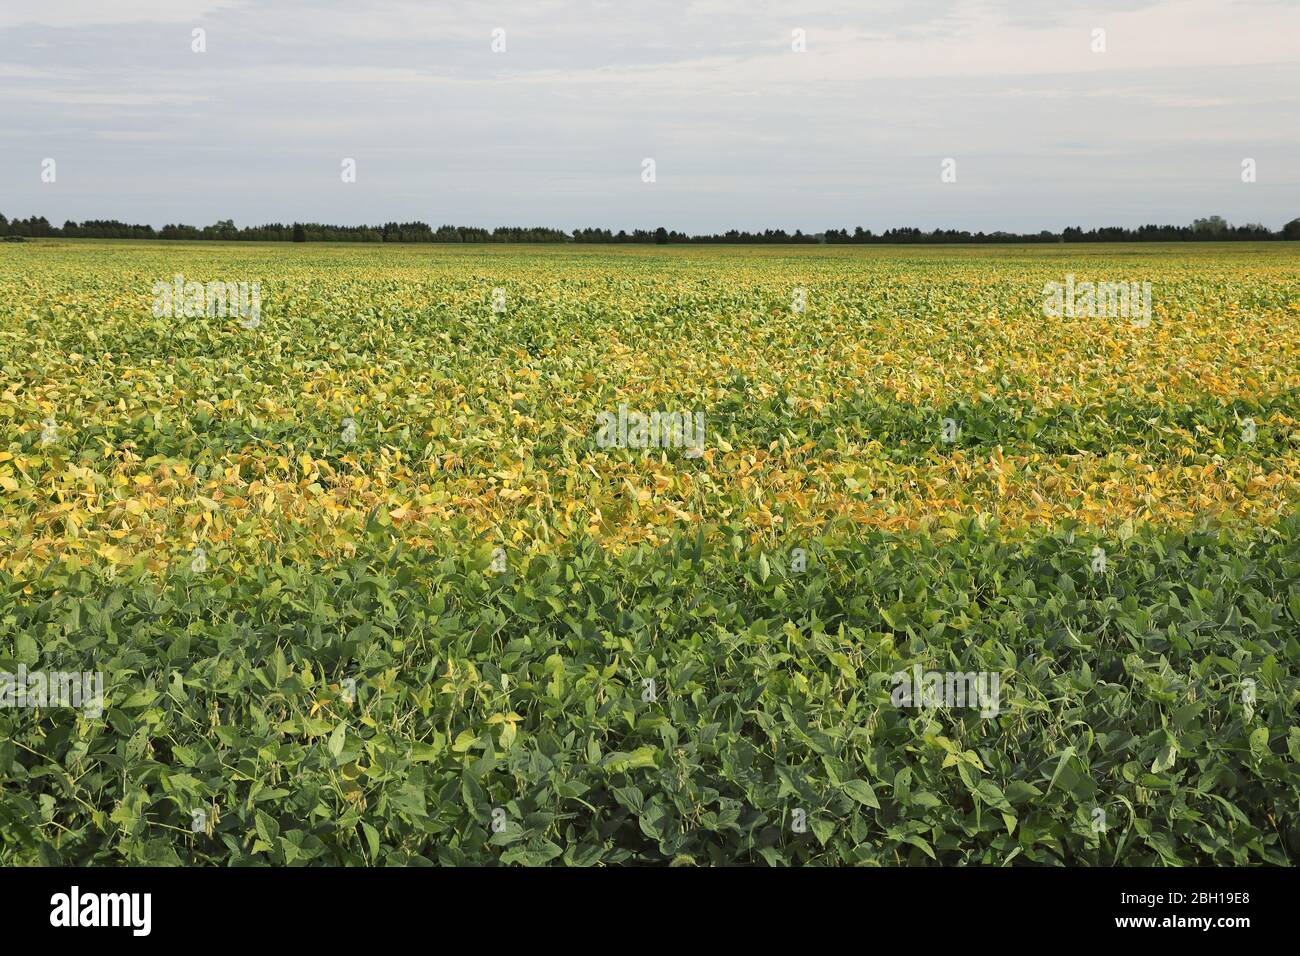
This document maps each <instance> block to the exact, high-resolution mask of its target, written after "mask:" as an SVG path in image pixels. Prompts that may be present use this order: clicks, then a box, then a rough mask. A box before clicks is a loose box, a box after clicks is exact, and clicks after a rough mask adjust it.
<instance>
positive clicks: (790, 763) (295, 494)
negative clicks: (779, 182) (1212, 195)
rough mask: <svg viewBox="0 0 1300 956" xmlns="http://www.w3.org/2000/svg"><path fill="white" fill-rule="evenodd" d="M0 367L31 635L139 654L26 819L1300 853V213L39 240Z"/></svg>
mask: <svg viewBox="0 0 1300 956" xmlns="http://www.w3.org/2000/svg"><path fill="white" fill-rule="evenodd" d="M176 276H180V277H182V285H183V283H185V282H199V283H213V282H222V283H225V282H229V283H235V284H238V283H241V282H243V283H257V285H258V294H259V300H258V301H259V306H258V311H257V314H256V315H255V316H249V315H246V314H241V313H239V312H238V311H237V310H234V309H227V314H219V315H207V314H201V315H193V314H190V315H187V314H184V313H185V312H186V311H187V310H185V309H184V308H182V307H181V305H182V302H183V299H184V296H181V297H176V298H175V300H174V301H171V300H170V293H168V294H167V296H163V294H162V293H161V292H160V290H161V289H163V288H166V289H173V288H175V286H174V277H176ZM1084 282H1122V283H1126V284H1128V283H1138V284H1139V285H1140V284H1142V283H1150V293H1149V295H1150V304H1151V307H1150V312H1149V314H1143V315H1137V314H1134V315H1131V316H1130V315H1110V314H1098V312H1102V313H1104V312H1105V310H1104V309H1094V308H1086V307H1082V306H1081V307H1079V308H1075V309H1070V310H1068V312H1067V313H1062V310H1059V309H1058V310H1056V312H1057V314H1052V310H1051V309H1046V308H1045V291H1044V289H1045V285H1047V284H1048V283H1059V284H1061V285H1066V284H1068V285H1069V286H1070V287H1071V288H1074V287H1075V286H1077V285H1078V283H1084ZM160 297H163V298H168V301H167V302H162V304H161V311H162V312H164V313H169V314H159V312H160ZM205 302H206V299H205ZM228 304H229V303H228ZM0 367H2V369H3V381H0V388H2V389H3V392H2V393H0V429H2V432H0V671H3V672H17V671H18V670H19V668H20V667H21V668H24V669H25V670H26V671H29V672H30V671H40V670H45V671H57V672H97V673H102V675H103V706H102V709H101V710H100V711H98V712H92V711H88V710H86V709H84V708H83V709H81V710H76V709H71V708H67V707H54V706H48V707H36V708H32V707H27V708H0V864H14V863H20V864H31V863H44V864H57V863H62V864H122V863H132V864H142V863H163V864H175V863H188V864H217V865H232V864H271V863H276V864H295V865H296V864H321V863H325V864H357V865H362V864H379V865H394V864H413V863H432V864H492V863H498V862H499V863H506V864H525V865H528V864H551V865H562V864H577V865H594V864H614V863H627V862H635V863H664V864H668V863H675V864H679V865H682V864H687V865H689V864H744V863H751V864H774V865H782V864H868V865H887V866H888V865H902V864H936V863H938V864H965V863H969V864H987V865H1003V864H1012V865H1017V864H1023V863H1037V864H1067V865H1105V866H1109V865H1114V864H1124V865H1184V864H1210V863H1214V864H1271V865H1291V864H1293V863H1294V860H1295V854H1296V853H1297V851H1300V766H1298V761H1300V727H1297V726H1296V716H1297V707H1298V705H1300V676H1298V675H1297V666H1298V664H1300V518H1297V517H1296V516H1295V503H1296V501H1297V498H1298V497H1300V249H1298V248H1297V247H1296V245H1295V244H1294V243H1282V242H1275V243H1259V244H1255V243H1231V244H1177V245H1174V244H1171V245H1155V244H1148V245H1138V246H1121V245H1113V246H1112V245H1083V244H1079V245H1069V246H1061V245H1052V246H1016V247H969V246H966V247H960V248H958V247H951V248H949V247H942V246H937V247H936V246H928V247H866V248H863V247H849V246H812V247H788V248H787V247H750V248H746V247H717V248H710V247H698V246H696V247H680V248H678V247H653V248H651V247H608V246H604V247H602V246H591V247H588V246H574V245H563V246H532V247H529V246H500V247H496V246H482V245H475V246H463V247H460V246H432V245H429V246H410V247H406V246H393V245H383V246H369V245H337V246H333V245H327V244H308V245H297V246H293V245H274V244H254V243H244V244H230V245H222V244H215V243H193V244H190V243H179V242H173V243H162V242H159V243H130V242H92V241H44V242H39V243H23V244H14V245H12V246H9V245H6V246H4V247H3V248H0ZM651 413H670V414H672V415H673V416H674V418H673V422H674V424H673V427H672V428H671V429H669V428H667V427H665V428H664V429H663V430H657V432H656V434H657V436H658V438H659V439H661V440H660V441H658V442H657V443H654V442H651V440H650V438H649V437H648V436H645V435H643V436H642V438H644V439H645V440H640V439H639V438H638V433H637V428H636V416H637V415H646V416H649V415H650V414H651ZM629 422H630V423H631V424H630V427H629ZM698 423H702V427H696V428H692V427H691V426H692V424H698ZM679 439H680V440H679ZM695 439H698V440H695ZM646 444H658V446H659V447H637V446H638V445H646ZM930 674H937V675H939V686H943V685H944V677H945V675H947V676H948V677H950V676H951V675H954V674H956V675H963V674H971V675H975V674H978V675H981V676H980V679H979V681H978V686H979V693H978V695H977V699H976V698H974V697H973V698H972V699H963V700H959V701H958V702H956V703H954V702H953V701H952V700H951V699H948V698H944V697H943V696H942V694H940V695H939V696H938V697H929V696H927V695H928V691H929V689H930V688H931V686H932V685H931V684H930V683H929V677H928V675H930ZM913 675H915V683H914V684H912V685H910V686H912V687H914V689H915V693H914V694H912V695H911V696H910V698H909V697H908V696H907V695H902V696H900V693H899V684H900V677H903V683H904V684H905V685H906V684H907V682H908V681H911V680H913ZM952 683H953V682H952V680H951V679H949V680H948V682H947V685H948V686H951V685H952ZM958 683H960V680H959V681H958ZM923 685H924V687H923ZM972 686H974V685H972ZM0 689H2V688H0Z"/></svg>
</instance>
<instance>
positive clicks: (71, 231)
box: [0, 214, 1300, 245]
mask: <svg viewBox="0 0 1300 956" xmlns="http://www.w3.org/2000/svg"><path fill="white" fill-rule="evenodd" d="M0 237H2V238H5V239H10V240H13V239H28V238H30V239H43V238H47V237H63V238H69V239H200V240H202V239H208V240H216V241H221V242H243V241H247V242H580V243H641V244H646V243H655V244H658V245H676V244H708V243H718V244H723V243H727V244H780V245H789V244H796V245H798V244H808V245H813V244H818V243H830V244H848V245H852V244H861V245H869V244H889V245H894V244H900V243H902V244H908V243H915V244H930V245H933V244H943V243H1009V242H1013V243H1045V242H1204V241H1215V242H1222V241H1227V240H1253V241H1259V240H1275V239H1286V240H1296V239H1300V218H1297V219H1292V220H1291V221H1290V222H1288V223H1287V224H1286V225H1285V226H1283V227H1282V228H1281V229H1279V230H1277V231H1273V230H1271V229H1269V228H1268V227H1267V226H1264V225H1261V224H1259V223H1248V224H1247V225H1244V226H1234V225H1232V224H1231V223H1229V222H1227V221H1226V220H1224V219H1223V217H1222V216H1209V217H1207V218H1205V219H1195V220H1193V221H1192V223H1191V225H1189V226H1156V225H1147V226H1139V227H1137V228H1136V229H1130V228H1128V227H1126V226H1102V227H1100V228H1096V229H1089V230H1087V231H1086V232H1085V231H1084V230H1083V229H1081V228H1079V227H1077V226H1068V227H1066V228H1065V229H1063V230H1061V231H1060V232H1051V231H1049V230H1043V231H1042V232H1035V233H1015V232H1000V231H998V232H968V231H966V230H958V229H934V230H932V231H929V232H927V231H925V230H923V229H916V228H912V227H900V228H896V229H886V230H885V231H884V232H880V233H875V232H872V231H871V230H870V229H863V228H862V227H861V226H858V227H857V228H855V229H854V230H853V231H852V232H850V231H849V230H847V229H827V230H826V231H825V232H819V233H806V232H803V231H801V230H799V229H796V230H795V231H794V232H792V233H790V232H786V231H785V230H784V229H764V230H763V231H762V232H748V231H746V230H740V229H729V230H728V231H726V232H722V233H713V234H702V235H691V234H688V233H684V232H677V231H675V230H668V229H665V228H664V227H662V226H660V227H659V228H658V229H633V230H631V231H630V232H628V231H626V230H623V229H620V230H619V231H618V232H614V231H613V230H610V229H601V228H598V227H594V228H579V229H574V230H573V232H572V233H566V232H565V231H564V230H562V229H552V228H549V227H547V226H498V227H497V228H495V229H484V228H481V227H478V226H450V225H443V226H439V227H438V228H436V229H435V228H433V227H432V226H430V225H429V224H428V223H425V222H389V223H385V224H384V225H382V226H337V225H329V224H326V223H319V222H295V223H292V224H285V223H281V222H273V223H268V224H266V225H263V226H243V227H237V226H236V225H235V223H234V221H233V220H230V219H220V220H218V221H217V222H215V223H213V224H212V225H210V226H203V227H199V226H187V225H185V224H183V223H169V224H167V225H165V226H163V227H162V228H161V229H155V228H154V227H153V226H150V225H131V224H128V223H125V222H119V221H118V220H116V219H87V220H85V221H84V222H81V223H77V222H73V221H72V220H68V221H67V222H65V223H64V224H63V225H62V226H55V225H52V224H51V223H50V222H49V221H48V220H47V219H46V218H45V217H44V216H31V217H29V218H27V219H13V220H10V219H8V218H6V217H5V216H4V215H3V214H0Z"/></svg>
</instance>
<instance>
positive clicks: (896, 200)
mask: <svg viewBox="0 0 1300 956" xmlns="http://www.w3.org/2000/svg"><path fill="white" fill-rule="evenodd" d="M196 29H202V30H203V31H205V42H206V52H202V53H196V52H194V51H193V49H192V47H193V46H194V42H195V41H194V39H193V37H194V32H193V31H194V30H196ZM1099 29H1100V30H1104V31H1105V33H1104V44H1105V51H1104V52H1094V49H1093V48H1094V46H1095V45H1096V44H1097V40H1096V34H1095V31H1096V30H1099ZM495 30H503V31H504V40H505V50H504V52H494V51H493V48H492V47H493V31H495ZM796 30H801V31H803V35H804V37H805V38H806V39H805V43H804V45H805V51H804V52H796V50H795V49H794V48H793V47H794V46H795V33H794V31H796ZM46 158H52V159H54V160H55V163H56V167H55V168H56V181H55V182H53V183H45V182H42V179H41V170H42V161H43V160H44V159H46ZM344 158H352V159H354V160H355V162H356V182H354V183H344V182H343V181H342V178H341V175H340V172H341V163H342V161H343V159H344ZM646 158H653V159H654V160H655V172H656V181H655V182H654V183H645V182H643V181H642V161H643V160H644V159H646ZM945 158H952V159H955V160H956V174H957V175H956V180H957V181H956V182H953V183H944V182H941V176H940V173H941V164H942V162H943V160H944V159H945ZM1246 158H1251V159H1253V160H1255V168H1256V177H1257V179H1256V182H1254V183H1243V182H1242V161H1243V160H1244V159H1246ZM0 212H3V213H5V214H6V215H9V216H11V217H12V216H14V215H19V216H24V217H25V216H28V215H32V214H40V215H45V216H46V217H47V218H49V219H50V220H51V221H54V222H57V223H62V222H63V220H65V219H76V220H81V219H88V218H115V219H124V220H129V221H132V222H150V223H153V224H154V225H162V224H163V223H165V222H177V221H181V222H188V223H195V224H199V225H203V224H207V223H210V222H212V221H214V220H216V219H219V218H233V219H234V220H235V221H236V223H238V224H240V225H246V224H252V223H258V222H267V221H293V220H312V221H326V222H346V223H361V222H384V221H388V220H410V219H421V220H425V221H428V222H431V223H433V224H435V225H437V224H441V223H444V222H450V223H459V224H470V225H484V226H497V225H510V224H529V225H531V224H542V225H552V226H557V227H561V228H566V229H570V228H573V227H575V226H585V225H602V226H608V227H611V228H615V229H617V228H631V227H634V226H655V225H660V224H662V225H666V226H668V227H670V228H677V229H685V230H690V231H715V230H722V229H726V228H728V227H732V226H735V227H739V228H761V227H767V226H782V227H785V228H787V229H794V228H802V229H804V230H805V231H820V230H821V229H823V228H826V227H828V226H853V225H862V226H864V227H869V228H874V229H882V228H887V227H889V226H896V225H918V226H922V227H935V226H953V227H959V228H969V229H980V228H982V229H999V228H1000V229H1013V230H1037V229H1043V228H1050V229H1057V228H1060V227H1061V226H1064V225H1069V224H1080V225H1084V226H1090V225H1101V224H1111V223H1115V224H1125V225H1137V224H1141V223H1144V222H1153V221H1154V222H1175V223H1185V222H1188V221H1190V220H1191V219H1192V218H1193V217H1196V216H1203V215H1210V214H1219V215H1223V216H1224V217H1226V218H1227V219H1229V220H1230V221H1232V222H1237V223H1240V222H1255V221H1258V222H1263V223H1266V224H1268V225H1269V226H1271V227H1274V228H1276V227H1278V226H1280V225H1281V224H1282V223H1283V222H1285V221H1287V220H1289V219H1292V218H1295V217H1296V216H1300V2H1297V0H1153V2H1145V0H1115V2H1106V0H1098V2H1082V0H970V2H961V0H957V2H939V0H888V2H864V0H834V2H832V0H782V2H764V0H749V2H741V0H699V2H688V0H654V2H629V0H527V2H501V0H497V2H493V0H478V2H473V3H470V2H463V3H450V2H438V0H432V2H421V0H361V2H358V0H349V2H333V0H320V2H306V0H283V2H270V0H3V2H0Z"/></svg>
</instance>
